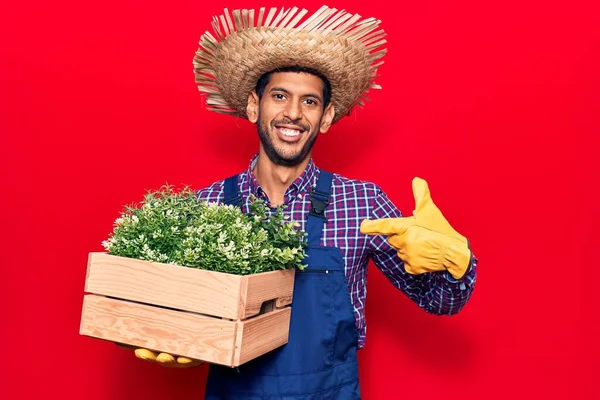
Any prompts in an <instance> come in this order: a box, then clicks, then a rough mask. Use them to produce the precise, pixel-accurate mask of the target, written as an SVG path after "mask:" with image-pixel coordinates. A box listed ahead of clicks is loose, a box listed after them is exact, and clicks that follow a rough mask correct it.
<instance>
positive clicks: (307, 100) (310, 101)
mask: <svg viewBox="0 0 600 400" xmlns="http://www.w3.org/2000/svg"><path fill="white" fill-rule="evenodd" d="M304 101H305V102H306V104H308V105H309V106H316V105H317V104H318V103H317V102H316V100H313V99H306V100H304Z"/></svg>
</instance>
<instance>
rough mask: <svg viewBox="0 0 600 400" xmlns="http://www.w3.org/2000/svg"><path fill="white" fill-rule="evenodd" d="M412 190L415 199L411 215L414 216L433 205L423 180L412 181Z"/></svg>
mask: <svg viewBox="0 0 600 400" xmlns="http://www.w3.org/2000/svg"><path fill="white" fill-rule="evenodd" d="M412 190H413V196H414V198H415V210H414V211H413V215H415V216H416V215H417V214H419V213H420V212H422V211H423V210H424V209H425V208H427V207H428V206H430V205H431V204H432V203H433V200H431V193H430V192H429V185H428V184H427V181H425V180H424V179H421V178H419V177H415V178H414V179H413V181H412Z"/></svg>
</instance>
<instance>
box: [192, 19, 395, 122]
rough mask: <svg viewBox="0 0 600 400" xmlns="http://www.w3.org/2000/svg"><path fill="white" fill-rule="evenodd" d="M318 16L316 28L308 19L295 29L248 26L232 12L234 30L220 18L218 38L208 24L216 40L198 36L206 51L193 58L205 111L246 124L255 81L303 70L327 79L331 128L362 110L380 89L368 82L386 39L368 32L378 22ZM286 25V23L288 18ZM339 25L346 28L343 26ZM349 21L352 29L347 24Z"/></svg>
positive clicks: (377, 63) (217, 30) (374, 70)
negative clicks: (293, 69)
mask: <svg viewBox="0 0 600 400" xmlns="http://www.w3.org/2000/svg"><path fill="white" fill-rule="evenodd" d="M323 10H324V9H323V8H321V10H319V11H321V13H320V15H321V19H320V20H318V21H317V22H319V23H318V24H317V23H315V21H314V19H315V16H314V15H313V17H311V18H313V19H312V20H311V19H310V18H309V19H308V20H307V21H308V23H307V22H305V23H304V24H303V25H301V26H300V27H299V28H294V27H292V28H290V27H289V26H281V25H282V24H283V23H282V22H280V25H279V26H277V25H274V26H260V24H258V25H259V26H253V25H252V24H251V23H250V22H249V19H248V14H246V16H244V15H243V14H241V13H240V12H239V11H240V10H235V11H234V18H235V19H236V25H235V26H233V24H231V25H230V24H227V21H228V19H227V18H226V17H227V16H228V13H227V15H226V17H225V18H224V17H223V16H221V20H222V21H224V22H225V25H224V28H225V27H226V28H229V29H227V30H228V31H229V32H227V30H225V29H224V30H225V31H226V33H228V34H227V35H223V34H222V33H221V31H220V29H219V27H218V25H216V26H215V24H214V23H213V27H214V28H215V32H216V35H217V37H219V36H221V40H220V41H217V40H216V39H215V38H214V37H213V36H212V35H210V34H209V33H208V32H207V33H206V34H205V35H204V36H203V39H204V41H203V42H204V45H205V46H204V47H201V48H199V49H198V51H197V52H196V55H195V57H194V67H195V76H196V82H197V83H198V87H199V90H200V91H202V92H204V93H206V95H207V106H208V108H209V109H210V110H212V111H217V112H221V113H225V114H233V115H237V116H239V117H242V118H247V115H246V106H247V103H248V95H249V94H250V92H252V91H253V90H254V89H255V86H256V82H257V81H258V79H259V78H260V77H261V76H262V75H263V74H264V73H266V72H270V71H275V70H277V69H278V68H282V67H291V66H300V67H308V68H311V69H314V70H317V71H319V72H320V73H322V74H323V75H324V76H325V77H327V79H328V80H329V82H330V84H331V102H332V103H333V105H334V108H335V116H334V120H333V122H337V121H339V120H340V119H341V118H343V117H344V116H346V115H348V114H349V113H350V111H351V110H352V108H353V107H354V106H355V105H361V106H362V105H363V104H364V100H365V99H368V97H367V96H366V93H367V92H368V91H369V89H372V88H380V86H379V85H377V84H375V83H374V81H373V79H374V78H375V76H376V72H377V68H378V67H379V66H380V65H381V64H382V62H381V61H379V59H380V58H381V57H382V56H383V55H384V54H385V50H378V49H377V48H378V47H379V46H381V45H382V44H383V43H385V40H383V37H384V36H385V33H383V31H375V32H373V31H374V30H375V29H376V28H377V25H378V23H379V21H374V20H370V21H367V22H368V23H363V24H361V23H356V20H357V18H356V16H352V15H349V14H346V13H345V12H343V11H342V12H338V13H337V14H335V15H334V13H333V12H332V11H336V10H335V9H327V10H329V11H330V12H329V14H327V13H326V14H325V15H324V14H323ZM226 11H227V10H226ZM244 11H247V10H244ZM261 11H263V10H261ZM288 11H289V10H288ZM261 15H262V12H261ZM289 15H290V14H289V13H288V16H289ZM315 15H317V14H315ZM344 16H345V18H343V17H344ZM244 17H245V21H243V19H244ZM329 17H331V18H329ZM353 17H354V18H353ZM260 18H261V17H259V21H260ZM286 19H287V20H288V21H289V17H288V18H283V20H286ZM332 19H336V20H337V21H338V24H337V25H336V26H335V27H336V28H338V29H334V28H332V25H333V23H334V22H331V20H332ZM216 20H217V19H216V18H215V21H216ZM238 20H241V21H238ZM340 20H345V21H347V22H346V24H342V23H341V22H339V21H340ZM352 20H355V21H354V23H353V24H349V23H348V21H349V22H352ZM280 21H281V20H280ZM311 21H312V25H313V26H312V27H311V26H310V25H311ZM238 22H239V24H238ZM244 22H246V24H244ZM369 22H370V23H369ZM271 25H273V24H271ZM324 26H325V28H323V27H324ZM236 27H240V28H242V29H239V30H236V29H235V28H236ZM230 28H233V29H230ZM207 34H208V35H207ZM378 61H379V62H378Z"/></svg>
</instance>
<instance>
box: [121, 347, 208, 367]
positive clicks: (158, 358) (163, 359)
mask: <svg viewBox="0 0 600 400" xmlns="http://www.w3.org/2000/svg"><path fill="white" fill-rule="evenodd" d="M116 344H117V345H118V346H121V347H124V348H126V349H134V350H135V351H134V354H135V356H136V357H137V358H139V359H141V360H144V361H149V362H156V363H157V364H159V365H162V366H163V367H168V368H192V367H197V366H198V365H202V364H204V361H202V360H194V359H191V358H187V357H181V356H180V357H177V358H175V356H173V355H172V354H169V353H156V352H154V351H151V350H148V349H144V348H136V347H134V346H130V345H126V344H123V343H116Z"/></svg>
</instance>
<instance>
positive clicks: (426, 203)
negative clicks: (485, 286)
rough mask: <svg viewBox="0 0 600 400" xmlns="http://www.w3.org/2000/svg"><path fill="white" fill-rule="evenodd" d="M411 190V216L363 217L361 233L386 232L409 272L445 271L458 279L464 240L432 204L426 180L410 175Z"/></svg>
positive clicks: (464, 265) (465, 258)
mask: <svg viewBox="0 0 600 400" xmlns="http://www.w3.org/2000/svg"><path fill="white" fill-rule="evenodd" d="M412 190H413V195H414V198H415V210H414V211H413V216H412V217H405V218H382V219H378V220H364V221H363V222H362V223H361V225H360V231H361V233H363V234H367V235H387V236H388V243H389V244H390V245H391V246H392V247H394V248H395V249H396V250H397V251H398V257H400V258H401V259H402V261H404V267H405V269H406V271H407V272H408V273H410V274H422V273H424V272H434V271H444V270H447V271H448V272H449V273H450V274H451V275H452V276H453V277H454V278H455V279H460V278H462V277H463V276H464V275H465V273H466V272H467V269H468V268H469V263H470V261H471V250H470V249H469V245H468V241H467V239H466V238H465V237H464V236H462V235H461V234H459V233H458V232H456V231H455V230H454V228H452V226H450V224H449V223H448V221H447V220H446V218H444V216H443V215H442V212H441V211H440V210H439V208H438V207H437V206H436V205H435V204H434V203H433V200H432V199H431V194H430V193H429V188H428V186H427V182H425V181H424V180H423V179H421V178H414V179H413V181H412Z"/></svg>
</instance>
